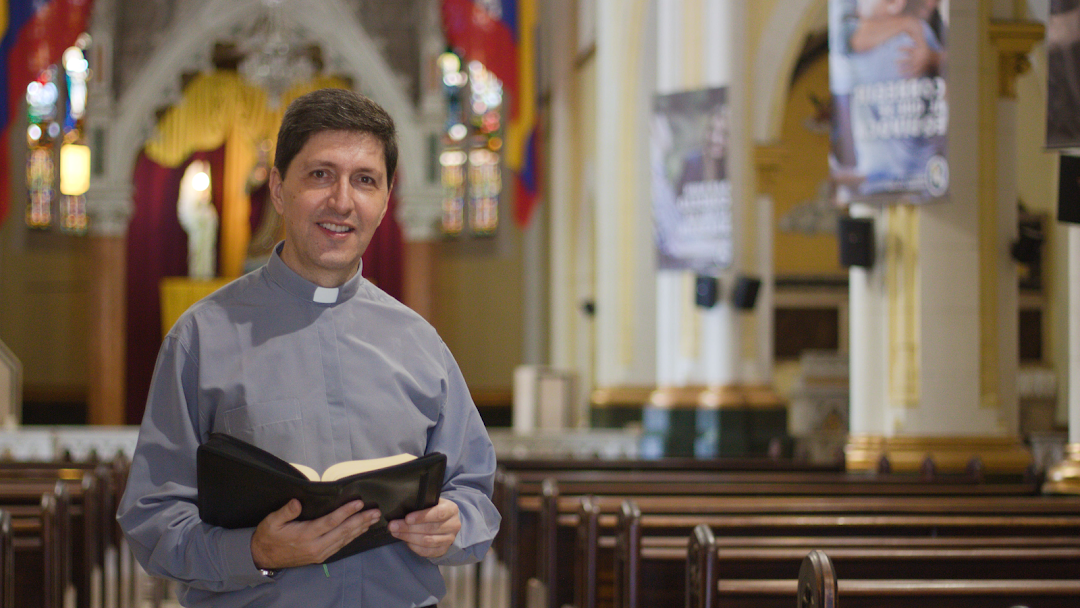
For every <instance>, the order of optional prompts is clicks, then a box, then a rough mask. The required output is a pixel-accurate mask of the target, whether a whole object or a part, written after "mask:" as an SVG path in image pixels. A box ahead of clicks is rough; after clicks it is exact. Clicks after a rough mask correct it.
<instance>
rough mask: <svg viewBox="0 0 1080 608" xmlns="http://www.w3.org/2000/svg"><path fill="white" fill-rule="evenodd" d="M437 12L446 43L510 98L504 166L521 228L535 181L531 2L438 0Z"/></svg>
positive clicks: (534, 197)
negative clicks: (491, 76) (439, 11)
mask: <svg viewBox="0 0 1080 608" xmlns="http://www.w3.org/2000/svg"><path fill="white" fill-rule="evenodd" d="M442 13H443V26H444V28H445V30H446V39H447V42H449V44H450V46H451V47H453V48H455V49H457V50H459V51H460V52H461V54H462V55H464V56H465V57H466V59H469V60H477V61H479V62H480V63H482V64H484V66H485V67H487V68H488V69H489V70H491V71H492V72H493V73H494V74H495V76H497V77H498V78H499V80H501V81H502V83H503V90H504V92H505V93H507V94H508V96H509V98H510V104H509V106H510V111H509V116H510V120H509V123H508V126H507V130H506V147H505V151H506V152H505V153H506V164H507V166H508V167H509V168H510V170H511V171H512V172H513V173H514V183H515V188H514V194H515V196H514V218H515V219H516V220H517V223H518V225H519V226H521V227H522V228H524V227H526V226H528V224H529V220H530V219H531V217H532V212H533V209H534V208H535V207H536V205H537V203H538V202H539V199H540V188H539V186H540V183H541V179H540V166H539V160H540V154H539V149H540V148H539V145H540V142H539V138H540V130H539V125H538V120H537V113H538V112H537V106H538V95H537V86H536V61H537V58H538V53H537V52H536V48H537V43H538V41H537V39H536V26H537V5H536V0H443V5H442Z"/></svg>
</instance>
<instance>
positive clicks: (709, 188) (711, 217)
mask: <svg viewBox="0 0 1080 608" xmlns="http://www.w3.org/2000/svg"><path fill="white" fill-rule="evenodd" d="M728 145H729V144H728V104H727V89H726V87H721V88H715V89H703V90H699V91H686V92H680V93H672V94H668V95H657V96H656V97H655V99H654V101H653V119H652V173H653V180H652V181H653V220H654V222H655V235H656V249H657V254H658V257H659V267H660V268H661V269H664V270H694V271H696V272H698V273H700V274H715V273H716V272H717V271H719V270H722V269H724V268H727V267H728V266H730V265H731V263H732V261H733V258H734V251H735V248H734V245H733V242H732V226H733V221H732V202H731V185H730V183H729V182H728V178H727V152H728Z"/></svg>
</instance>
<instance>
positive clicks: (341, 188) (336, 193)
mask: <svg viewBox="0 0 1080 608" xmlns="http://www.w3.org/2000/svg"><path fill="white" fill-rule="evenodd" d="M327 207H329V208H330V209H331V210H333V211H335V212H337V213H340V214H341V215H347V214H348V213H349V210H350V209H352V189H351V188H350V186H349V182H348V180H338V181H337V182H335V183H334V187H333V189H332V190H331V192H330V199H329V200H328V201H327Z"/></svg>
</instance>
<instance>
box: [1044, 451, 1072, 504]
mask: <svg viewBox="0 0 1080 608" xmlns="http://www.w3.org/2000/svg"><path fill="white" fill-rule="evenodd" d="M1042 491H1043V493H1044V494H1080V443H1070V444H1069V445H1067V446H1065V459H1064V460H1062V461H1061V462H1059V463H1058V464H1056V465H1054V466H1053V467H1051V468H1050V470H1048V471H1047V472H1046V481H1045V482H1044V483H1043V487H1042Z"/></svg>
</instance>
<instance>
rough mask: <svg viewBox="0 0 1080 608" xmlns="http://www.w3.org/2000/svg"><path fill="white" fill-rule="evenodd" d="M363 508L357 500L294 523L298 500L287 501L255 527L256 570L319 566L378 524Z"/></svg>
mask: <svg viewBox="0 0 1080 608" xmlns="http://www.w3.org/2000/svg"><path fill="white" fill-rule="evenodd" d="M363 508H364V503H363V502H361V501H359V500H356V501H353V502H350V503H349V504H347V505H345V506H343V507H340V508H338V509H337V510H336V511H334V512H333V513H330V514H327V515H324V516H322V517H320V518H319V519H312V520H310V521H294V520H295V519H296V518H297V517H299V516H300V501H299V500H296V499H295V498H294V499H293V500H290V501H289V502H288V504H286V505H285V506H284V507H281V508H280V509H278V510H277V511H274V512H273V513H271V514H269V515H267V516H266V519H264V520H262V521H261V522H260V523H259V525H258V527H256V528H255V534H254V535H252V537H251V557H252V558H253V559H254V560H255V567H256V568H267V569H271V570H276V569H279V568H292V567H295V566H306V565H307V564H321V563H322V562H324V561H326V559H327V558H329V557H330V556H332V555H333V554H335V553H337V552H338V550H339V549H341V548H342V547H344V546H345V545H347V544H349V543H350V542H352V540H353V539H354V538H356V537H357V536H360V535H361V534H363V533H364V532H367V530H368V528H370V527H371V525H372V524H374V523H375V522H377V521H379V517H380V514H379V511H378V509H369V510H367V511H362V509H363ZM456 514H457V511H456V510H455V517H456Z"/></svg>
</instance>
